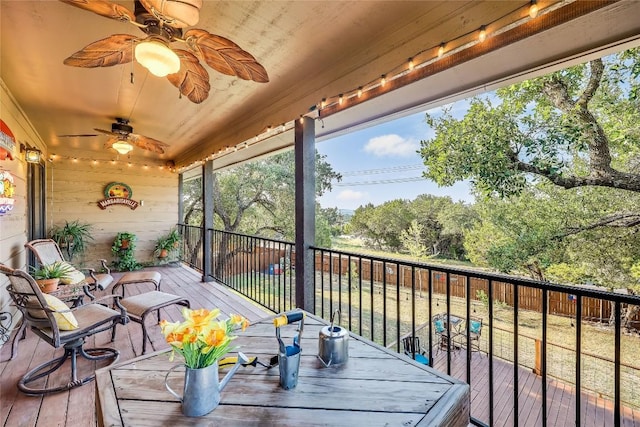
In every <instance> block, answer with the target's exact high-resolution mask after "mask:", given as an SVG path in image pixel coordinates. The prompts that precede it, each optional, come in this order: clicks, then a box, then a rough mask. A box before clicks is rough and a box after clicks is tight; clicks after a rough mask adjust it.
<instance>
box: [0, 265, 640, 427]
mask: <svg viewBox="0 0 640 427" xmlns="http://www.w3.org/2000/svg"><path fill="white" fill-rule="evenodd" d="M155 270H158V271H160V272H161V273H162V277H163V279H162V290H164V291H166V292H170V293H173V294H176V295H184V296H186V297H188V298H189V300H190V302H191V305H192V307H193V308H198V307H219V308H220V309H221V310H222V312H223V313H225V314H229V313H239V314H242V315H244V316H245V317H247V318H248V319H249V320H251V321H255V320H258V319H260V318H263V317H265V316H267V315H268V314H269V313H268V312H267V311H265V310H264V309H262V308H261V307H259V306H257V305H255V304H253V303H251V302H250V301H248V300H247V299H245V298H243V297H241V296H239V295H237V294H236V293H235V292H233V291H231V290H229V289H228V288H226V287H224V286H221V285H219V284H217V283H201V282H200V275H199V273H197V272H195V271H193V270H190V269H188V268H184V267H164V268H155ZM117 278H118V276H116V279H117ZM147 290H150V288H145V286H141V287H140V288H139V289H137V290H134V292H133V293H137V292H144V291H147ZM162 318H165V319H168V320H171V321H176V320H179V319H180V318H181V317H180V312H179V308H178V307H175V306H172V307H169V308H168V309H167V310H163V311H162ZM152 322H153V321H152V320H151V319H148V325H149V328H148V330H149V332H150V338H151V344H150V345H149V344H147V351H148V352H152V351H156V350H160V349H164V348H167V347H168V345H167V344H166V343H165V341H164V339H163V338H162V336H161V334H160V330H159V328H154V327H153V326H152V325H151V324H150V323H152ZM91 341H92V342H89V343H88V344H89V345H88V347H92V346H98V347H99V346H106V347H109V346H113V347H115V348H118V349H119V350H120V352H121V355H120V360H121V361H123V360H128V359H131V358H133V357H136V356H138V355H140V352H141V344H142V331H141V328H140V325H138V324H137V323H130V324H128V325H126V326H119V327H118V333H117V336H116V341H115V343H114V344H112V343H110V333H109V332H103V333H101V334H98V335H97V337H96V338H95V339H92V340H91ZM9 344H10V342H9V343H7V344H5V345H4V346H3V347H2V349H1V351H0V360H2V361H5V362H0V425H3V426H6V427H23V426H24V427H31V426H46V427H48V426H63V427H64V426H67V427H76V426H77V427H86V426H91V427H92V426H95V425H96V413H95V391H94V386H93V384H88V385H85V386H83V387H79V388H76V389H74V390H71V391H70V392H64V393H58V394H55V395H51V396H47V397H45V398H42V397H29V396H25V395H23V394H22V393H20V392H19V391H18V390H17V388H16V384H17V381H18V379H19V378H20V377H21V376H22V375H23V374H24V373H25V372H27V371H28V370H29V369H30V368H31V367H34V366H36V365H38V364H40V363H43V362H44V361H46V360H49V359H51V358H53V357H54V355H58V354H61V352H60V351H57V352H54V351H53V349H52V348H51V347H50V346H49V345H47V344H45V343H44V342H42V341H41V340H39V339H38V338H37V337H36V336H35V335H34V334H32V333H30V332H27V339H25V340H24V341H22V342H21V343H20V345H19V348H18V357H16V359H15V360H13V361H6V360H7V359H8V358H9V356H10V345H9ZM274 345H275V341H274ZM168 363H170V362H168ZM488 366H489V359H488V357H487V356H486V355H483V354H474V355H473V357H472V368H471V372H472V375H473V376H472V389H471V409H472V414H473V416H474V417H476V418H477V419H480V420H482V421H484V422H488V418H489V416H488V413H489V408H488V402H489V399H488V393H489V387H488ZM435 367H436V369H439V370H440V371H442V372H446V353H444V352H440V353H438V354H436V357H435ZM451 374H452V376H454V377H456V378H459V379H461V380H463V381H465V380H466V361H465V357H464V354H463V353H459V354H457V355H456V356H454V357H452V372H451ZM494 379H495V386H494V394H495V403H494V425H495V426H512V425H514V420H513V365H511V364H509V363H506V362H502V361H500V360H498V359H496V360H495V361H494ZM540 384H541V381H540V377H539V376H536V375H534V374H533V373H531V372H530V371H528V370H525V369H520V374H519V388H520V394H519V409H518V413H519V422H518V425H519V426H541V425H542V420H541V413H540V412H541V386H540ZM574 405H575V390H574V389H573V387H571V386H570V385H566V384H563V383H559V382H556V381H553V380H551V381H549V386H548V413H549V419H548V424H547V425H548V426H549V427H551V426H558V427H560V426H570V425H575V422H574V421H575V418H574ZM582 407H583V410H582V423H581V424H582V426H589V427H591V426H594V427H596V426H597V427H601V426H609V425H610V426H613V425H614V424H613V403H612V402H611V401H610V400H606V399H603V398H599V397H597V396H594V395H591V394H585V393H583V395H582ZM623 415H624V419H623V423H622V425H623V426H626V427H628V426H639V427H640V411H637V410H631V409H629V408H624V409H623Z"/></svg>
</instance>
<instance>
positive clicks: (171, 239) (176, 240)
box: [153, 228, 182, 258]
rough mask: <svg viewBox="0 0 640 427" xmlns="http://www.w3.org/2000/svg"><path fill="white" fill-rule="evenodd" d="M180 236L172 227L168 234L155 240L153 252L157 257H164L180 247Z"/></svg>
mask: <svg viewBox="0 0 640 427" xmlns="http://www.w3.org/2000/svg"><path fill="white" fill-rule="evenodd" d="M181 239H182V237H181V236H180V233H178V230H177V229H175V228H174V229H172V230H171V231H169V234H167V235H165V236H162V237H160V238H159V239H158V240H156V248H155V250H154V252H153V254H154V255H155V256H156V257H158V258H164V257H166V256H167V255H169V254H171V253H173V252H175V251H177V250H178V248H179V247H180V241H181Z"/></svg>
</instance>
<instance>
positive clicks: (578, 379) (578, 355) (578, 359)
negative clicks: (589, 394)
mask: <svg viewBox="0 0 640 427" xmlns="http://www.w3.org/2000/svg"><path fill="white" fill-rule="evenodd" d="M576 298H577V301H576V392H575V396H576V424H575V425H576V426H580V424H581V420H580V415H581V406H582V396H581V395H580V393H581V391H582V296H580V295H576Z"/></svg>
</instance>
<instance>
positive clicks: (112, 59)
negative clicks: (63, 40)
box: [64, 34, 139, 68]
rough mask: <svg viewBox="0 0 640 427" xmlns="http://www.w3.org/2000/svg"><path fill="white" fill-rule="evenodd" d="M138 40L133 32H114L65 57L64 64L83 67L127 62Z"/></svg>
mask: <svg viewBox="0 0 640 427" xmlns="http://www.w3.org/2000/svg"><path fill="white" fill-rule="evenodd" d="M138 40H139V39H138V38H137V37H136V36H132V35H131V34H114V35H112V36H109V37H107V38H105V39H102V40H98V41H96V42H93V43H91V44H89V45H87V46H85V47H84V48H82V49H81V50H79V51H77V52H76V53H74V54H73V55H71V56H70V57H68V58H67V59H65V60H64V64H65V65H70V66H72V67H82V68H95V67H111V66H113V65H118V64H126V63H128V62H131V60H132V58H133V44H134V43H135V42H136V41H138Z"/></svg>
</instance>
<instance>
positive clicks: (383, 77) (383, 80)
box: [380, 74, 387, 87]
mask: <svg viewBox="0 0 640 427" xmlns="http://www.w3.org/2000/svg"><path fill="white" fill-rule="evenodd" d="M385 84H387V76H386V75H385V74H383V75H382V76H380V86H383V87H384V85H385Z"/></svg>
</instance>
